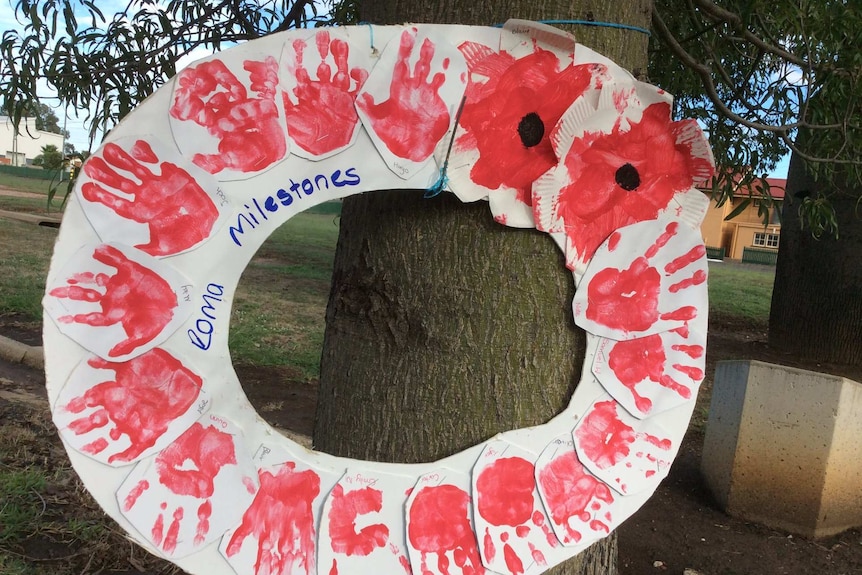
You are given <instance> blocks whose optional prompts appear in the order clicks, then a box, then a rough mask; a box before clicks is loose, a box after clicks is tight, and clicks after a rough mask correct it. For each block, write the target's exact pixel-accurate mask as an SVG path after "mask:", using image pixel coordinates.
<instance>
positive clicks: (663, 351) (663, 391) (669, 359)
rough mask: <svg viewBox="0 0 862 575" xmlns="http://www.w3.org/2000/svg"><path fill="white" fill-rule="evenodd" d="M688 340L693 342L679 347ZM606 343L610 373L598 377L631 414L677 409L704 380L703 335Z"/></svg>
mask: <svg viewBox="0 0 862 575" xmlns="http://www.w3.org/2000/svg"><path fill="white" fill-rule="evenodd" d="M686 331H688V330H687V329H686ZM689 339H693V340H694V341H693V342H691V343H680V342H687V341H688V340H689ZM605 342H606V345H602V347H606V348H608V352H607V354H608V356H607V357H608V360H607V363H608V367H609V368H610V369H611V373H607V372H603V373H600V374H596V375H597V377H599V380H600V381H601V382H602V385H604V386H605V387H606V388H607V389H608V392H609V393H611V395H613V396H614V397H617V399H618V400H619V401H620V402H621V403H622V404H623V406H624V407H626V409H628V410H629V411H631V412H632V413H635V414H637V413H640V414H642V415H650V414H653V413H655V411H656V409H655V408H656V407H657V406H656V405H655V404H656V403H657V404H658V407H660V408H664V409H668V408H670V407H674V406H675V405H678V404H679V403H681V402H683V401H684V400H688V399H690V398H691V397H692V391H693V388H695V387H696V386H697V384H699V383H700V381H701V380H703V376H704V371H703V370H704V345H703V343H704V342H703V337H702V336H701V335H700V334H691V333H686V334H685V336H683V335H682V334H681V333H679V330H675V331H668V332H663V333H661V334H655V335H650V336H646V337H642V338H636V339H630V340H626V341H611V340H603V342H602V343H603V344H605ZM594 372H595V370H594ZM617 382H618V383H619V386H618V385H617ZM639 387H640V388H643V391H642V392H641V391H639V390H638V388H639ZM620 388H622V389H620ZM623 390H624V392H623ZM618 392H623V393H622V394H620V393H618ZM626 392H627V393H626Z"/></svg>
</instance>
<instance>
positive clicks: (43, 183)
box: [0, 172, 51, 197]
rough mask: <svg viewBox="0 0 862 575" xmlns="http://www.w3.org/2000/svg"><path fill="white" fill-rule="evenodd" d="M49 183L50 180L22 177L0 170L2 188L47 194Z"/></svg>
mask: <svg viewBox="0 0 862 575" xmlns="http://www.w3.org/2000/svg"><path fill="white" fill-rule="evenodd" d="M50 185H51V180H38V179H36V178H24V177H21V176H13V175H11V174H6V173H4V172H0V186H2V187H4V188H12V189H13V190H18V191H19V192H33V193H36V194H44V195H45V197H47V196H48V188H49V187H50Z"/></svg>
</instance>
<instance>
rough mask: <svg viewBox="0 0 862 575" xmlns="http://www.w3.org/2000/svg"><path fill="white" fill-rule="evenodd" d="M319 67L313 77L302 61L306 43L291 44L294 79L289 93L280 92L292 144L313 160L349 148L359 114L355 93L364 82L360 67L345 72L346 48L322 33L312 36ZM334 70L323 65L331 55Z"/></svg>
mask: <svg viewBox="0 0 862 575" xmlns="http://www.w3.org/2000/svg"><path fill="white" fill-rule="evenodd" d="M315 42H316V44H317V52H318V54H319V55H320V64H319V65H318V66H317V78H316V79H312V77H311V74H309V71H308V69H307V68H306V65H305V64H304V62H303V60H304V57H305V49H306V47H307V44H306V41H305V40H294V41H293V43H292V44H291V47H292V49H293V62H292V63H289V64H288V70H289V72H290V73H291V75H292V76H293V77H294V79H295V81H296V87H295V88H293V90H291V92H292V94H293V97H292V96H291V94H290V93H288V92H284V93H282V98H283V99H284V111H285V114H286V116H287V134H288V136H289V137H290V139H291V140H293V142H294V143H295V144H296V145H297V146H299V147H300V148H302V149H303V150H305V151H306V152H308V153H309V154H311V155H312V156H314V157H320V156H326V155H330V154H332V153H334V152H337V151H339V150H341V149H343V148H345V147H347V146H348V145H349V144H350V143H351V141H352V140H353V136H354V135H355V134H356V129H357V127H358V126H359V116H358V115H357V114H356V107H355V106H354V102H355V100H356V93H357V92H358V91H359V89H360V88H362V85H363V84H364V83H365V80H366V79H367V78H368V71H367V70H365V69H363V68H359V67H357V68H353V69H352V70H350V69H349V65H348V55H349V53H350V46H349V45H348V44H347V42H346V41H345V40H342V39H340V38H334V39H332V40H330V33H329V32H328V31H326V30H324V31H321V32H318V33H317V34H316V35H315ZM330 54H331V56H332V60H333V61H334V62H335V67H336V72H335V75H333V73H332V67H331V66H330V64H329V63H327V59H328V58H329V56H330Z"/></svg>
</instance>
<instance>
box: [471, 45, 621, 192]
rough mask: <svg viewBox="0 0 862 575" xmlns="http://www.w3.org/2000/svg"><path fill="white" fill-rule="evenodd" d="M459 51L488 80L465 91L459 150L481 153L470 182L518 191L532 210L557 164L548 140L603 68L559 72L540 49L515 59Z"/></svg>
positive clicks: (553, 58) (480, 50)
mask: <svg viewBox="0 0 862 575" xmlns="http://www.w3.org/2000/svg"><path fill="white" fill-rule="evenodd" d="M459 49H460V50H461V52H462V53H463V54H464V56H465V58H466V59H467V66H468V68H469V70H470V73H471V75H474V74H475V75H478V76H483V77H487V78H488V79H487V81H485V82H482V83H475V82H473V81H472V80H471V82H470V84H469V85H468V86H467V92H466V103H465V104H464V110H463V112H462V113H461V119H460V122H459V124H460V126H461V128H462V129H464V130H465V131H466V132H467V134H465V135H463V136H461V137H460V138H458V140H457V143H456V149H457V150H458V151H466V150H471V149H472V150H477V151H478V152H479V158H478V160H477V161H476V163H475V164H474V165H473V167H472V169H471V170H470V179H471V180H472V181H473V182H474V183H476V184H479V185H480V186H483V187H485V188H488V189H491V190H496V189H499V188H510V189H514V190H515V191H516V194H517V198H518V200H520V201H521V202H523V203H525V204H526V205H528V206H529V205H532V194H531V186H532V184H533V181H534V180H535V179H536V178H538V177H539V176H541V175H542V174H543V173H545V172H546V171H548V170H549V169H550V168H552V167H553V166H554V165H556V164H557V157H556V156H555V155H554V150H553V148H552V147H551V141H550V138H549V135H550V133H551V130H552V129H553V127H554V125H556V123H557V122H558V121H559V119H560V117H561V116H562V115H563V113H564V112H565V111H566V109H567V108H568V107H569V106H570V105H571V103H572V102H574V101H575V99H577V98H578V97H579V96H581V95H582V94H583V93H584V92H585V91H586V90H587V89H589V88H590V87H598V85H599V83H600V73H601V72H603V71H604V70H605V67H604V66H602V65H600V64H580V65H577V66H567V67H563V68H562V69H561V64H560V60H559V58H558V56H557V55H556V54H554V53H553V52H550V51H547V50H543V49H541V48H536V51H535V52H533V53H531V54H530V55H528V56H525V57H523V58H520V59H517V60H516V59H515V58H514V57H512V56H511V55H510V54H507V53H505V52H502V53H497V52H493V51H492V50H490V49H489V48H487V47H486V46H481V45H478V44H475V43H473V42H465V43H464V44H462V45H461V46H459Z"/></svg>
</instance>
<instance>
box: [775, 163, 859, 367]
mask: <svg viewBox="0 0 862 575" xmlns="http://www.w3.org/2000/svg"><path fill="white" fill-rule="evenodd" d="M818 185H822V184H817V183H815V182H814V179H813V178H812V177H811V175H810V174H808V173H807V171H806V169H805V163H804V162H803V161H802V159H801V158H799V157H798V156H796V155H795V154H794V155H793V157H792V158H791V160H790V171H789V173H788V176H787V201H785V203H784V205H785V207H784V217H783V219H782V221H781V243H780V245H779V248H778V264H777V267H776V270H775V287H774V288H773V292H772V307H771V309H770V313H769V345H770V347H773V348H775V349H777V350H779V351H782V352H785V353H788V354H793V355H796V356H802V357H807V358H811V359H816V360H818V361H822V362H829V363H843V364H853V365H862V297H860V296H862V265H860V264H859V261H858V260H857V258H858V257H859V254H862V221H860V219H859V212H858V208H859V206H858V205H857V201H858V197H859V194H858V193H854V194H847V195H844V196H842V197H834V196H833V197H832V198H831V199H832V203H833V205H834V207H835V211H836V214H837V218H838V231H839V234H840V237H839V239H835V238H833V237H826V236H824V237H823V238H821V239H819V240H818V239H815V238H813V237H812V236H811V232H810V230H808V229H803V228H802V226H801V222H800V220H799V216H798V215H797V211H796V210H797V208H798V205H799V202H800V201H801V200H800V197H801V196H802V195H804V194H805V193H806V192H808V191H811V190H814V189H815V187H816V186H818ZM791 202H792V203H791Z"/></svg>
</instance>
